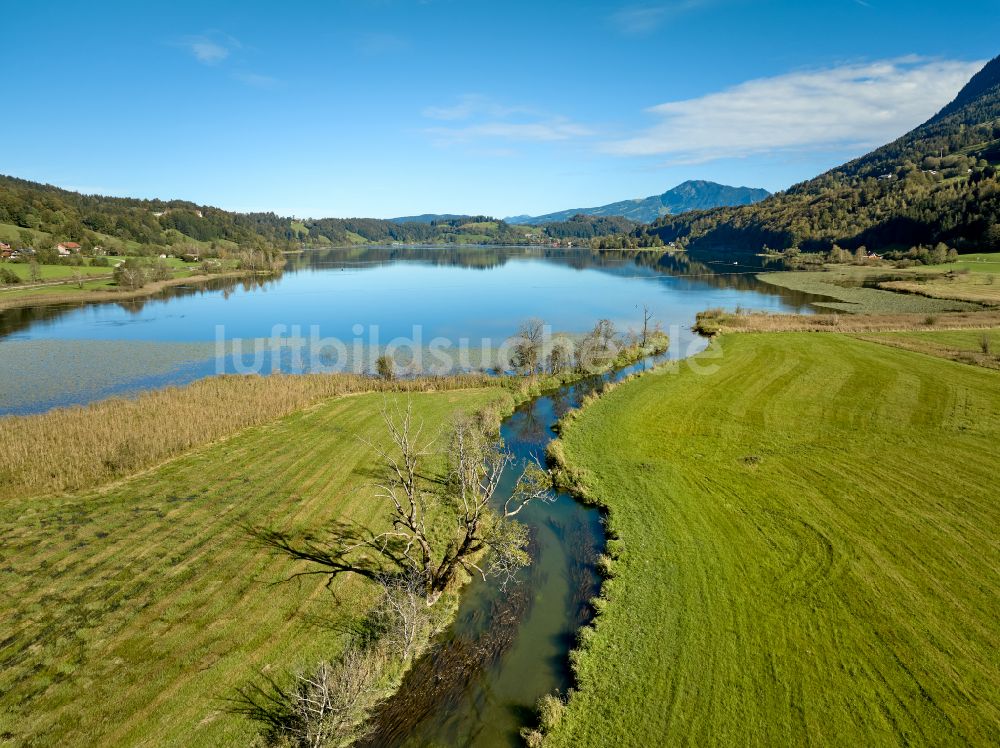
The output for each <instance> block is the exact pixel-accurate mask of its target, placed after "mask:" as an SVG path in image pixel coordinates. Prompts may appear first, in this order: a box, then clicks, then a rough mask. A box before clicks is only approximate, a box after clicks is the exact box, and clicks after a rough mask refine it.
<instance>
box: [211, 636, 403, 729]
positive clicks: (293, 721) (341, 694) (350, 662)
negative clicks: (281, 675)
mask: <svg viewBox="0 0 1000 748" xmlns="http://www.w3.org/2000/svg"><path fill="white" fill-rule="evenodd" d="M384 658H385V654H384V652H383V651H381V650H380V649H377V648H375V649H372V648H369V649H364V648H361V647H358V646H355V645H350V646H348V648H347V649H346V650H345V651H344V653H343V655H341V657H340V658H339V659H338V660H336V661H326V662H321V663H320V664H319V666H318V667H317V668H316V669H315V670H313V671H311V672H301V673H299V674H297V675H296V676H295V677H294V679H293V682H292V685H291V686H290V687H286V686H283V685H282V684H281V683H279V682H277V681H276V680H268V681H267V682H266V683H265V684H264V685H259V684H250V685H247V686H244V687H243V688H241V689H239V690H238V691H237V697H236V698H235V699H233V700H232V706H231V707H230V710H231V711H233V712H235V713H237V714H242V715H244V716H246V717H249V718H250V719H252V720H255V721H257V722H260V723H263V724H264V725H265V727H266V734H265V737H266V739H267V742H268V744H270V745H283V746H287V745H292V746H301V748H321V747H322V746H328V745H342V744H345V743H347V742H351V741H352V740H354V739H357V738H358V737H360V735H361V734H362V733H363V732H364V730H363V728H361V727H360V724H361V722H362V720H363V719H364V717H365V715H366V713H367V712H368V710H369V709H370V708H371V707H372V705H373V704H374V703H375V701H376V700H377V699H378V695H379V691H378V687H377V686H378V678H379V676H380V674H381V672H382V670H383V667H384Z"/></svg>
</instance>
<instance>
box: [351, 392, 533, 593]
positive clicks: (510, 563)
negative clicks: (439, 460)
mask: <svg viewBox="0 0 1000 748" xmlns="http://www.w3.org/2000/svg"><path fill="white" fill-rule="evenodd" d="M383 418H384V420H385V423H386V428H387V429H388V431H389V435H390V437H391V441H392V444H393V449H385V448H383V447H381V446H379V445H376V444H371V445H370V446H371V447H372V448H373V449H374V450H375V451H376V453H377V454H378V455H379V456H380V458H381V459H382V462H383V465H384V467H385V480H384V481H383V482H382V483H380V484H379V495H380V496H382V497H383V498H385V499H388V500H389V502H390V503H391V505H392V507H393V513H392V527H393V529H392V530H390V531H387V532H385V533H381V534H380V535H377V536H375V537H374V538H372V539H371V540H368V541H365V542H364V545H366V546H368V547H369V548H374V549H376V550H378V551H379V552H380V553H383V549H385V548H387V545H386V541H388V540H390V539H398V540H401V541H402V542H403V543H405V545H404V547H403V549H402V552H401V555H402V558H403V559H405V565H406V567H407V568H406V571H407V572H412V573H415V574H417V576H418V577H419V578H420V579H421V580H422V582H423V585H424V590H425V596H426V598H427V604H428V605H433V604H434V603H435V602H436V601H437V599H438V598H439V597H440V596H441V593H442V592H444V591H445V590H446V589H447V588H448V586H449V585H450V584H451V583H452V581H453V580H454V579H455V577H456V576H457V574H458V573H459V571H461V570H465V571H468V572H470V573H474V574H478V575H479V576H481V577H482V578H483V579H484V580H485V579H487V578H488V577H489V576H496V577H499V578H500V579H501V583H502V584H506V583H507V582H508V581H509V580H510V578H511V576H512V575H513V573H514V572H516V570H517V569H518V568H520V567H522V566H525V565H527V563H528V562H529V559H528V556H527V553H526V551H525V550H524V548H525V546H526V545H527V533H526V532H525V530H524V528H523V527H522V526H521V525H520V524H518V523H516V522H513V521H512V520H511V518H512V517H514V516H515V515H517V514H518V513H520V512H521V510H522V509H524V507H525V506H527V505H528V504H529V503H531V502H532V501H535V500H551V494H550V492H549V487H550V485H551V481H550V479H549V476H548V474H547V473H546V472H545V471H544V470H543V469H542V468H541V466H540V465H538V464H537V463H529V464H528V466H527V467H526V468H525V470H524V471H523V472H522V473H521V475H520V477H519V478H518V480H517V483H516V484H515V486H514V489H513V490H512V491H511V494H510V496H508V497H507V499H506V501H505V502H504V504H503V506H501V507H499V508H497V509H495V508H494V507H493V499H494V497H495V495H496V492H497V489H498V488H499V486H500V478H501V476H502V475H503V472H504V469H505V468H506V467H507V466H508V465H510V464H511V462H513V460H514V456H513V455H512V454H511V453H510V452H508V451H507V450H506V448H505V446H504V443H503V440H502V439H501V437H500V434H499V429H498V428H497V426H496V424H491V423H487V421H488V417H483V416H480V417H468V416H458V417H456V418H455V420H454V423H453V425H452V432H451V437H450V439H449V448H448V455H449V472H448V476H447V480H446V485H445V490H444V492H443V500H444V503H445V504H447V505H448V508H449V509H451V510H452V511H454V512H455V513H456V514H457V522H456V523H455V525H454V526H453V529H452V532H451V533H449V534H446V535H445V536H444V538H443V539H441V540H438V539H437V538H438V537H440V536H439V535H435V536H434V537H433V538H432V536H431V534H430V533H429V532H428V526H427V520H428V511H429V510H430V509H431V508H432V506H433V505H434V503H435V502H436V496H435V494H434V493H433V492H431V491H429V490H428V488H427V485H426V479H425V478H424V477H423V473H422V467H423V462H424V460H425V458H426V457H427V456H428V455H429V454H430V447H431V444H432V443H433V440H428V441H426V442H421V432H422V431H423V427H422V425H415V424H414V422H413V412H412V406H411V404H407V407H406V410H405V412H399V411H398V410H397V412H396V414H395V415H393V414H392V413H390V412H389V411H388V409H385V408H384V409H383ZM483 552H485V553H486V559H485V564H484V563H483V562H481V561H477V560H475V559H476V557H477V556H479V555H480V554H481V553H483ZM484 566H485V568H484Z"/></svg>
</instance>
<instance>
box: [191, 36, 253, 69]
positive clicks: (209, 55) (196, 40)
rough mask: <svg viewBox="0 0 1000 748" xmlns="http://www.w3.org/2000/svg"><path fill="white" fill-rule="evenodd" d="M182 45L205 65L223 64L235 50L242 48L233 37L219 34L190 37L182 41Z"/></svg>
mask: <svg viewBox="0 0 1000 748" xmlns="http://www.w3.org/2000/svg"><path fill="white" fill-rule="evenodd" d="M180 45H181V46H182V47H184V48H185V49H187V50H188V52H190V53H191V55H192V56H193V57H194V58H195V59H196V60H197V61H198V62H200V63H202V64H204V65H215V64H217V63H220V62H222V61H223V60H225V59H226V58H227V57H229V55H230V54H232V52H233V50H235V49H239V48H240V46H241V45H240V43H239V42H238V41H236V39H233V38H232V37H231V36H226V35H218V34H213V35H204V36H189V37H187V38H186V39H183V40H181V42H180Z"/></svg>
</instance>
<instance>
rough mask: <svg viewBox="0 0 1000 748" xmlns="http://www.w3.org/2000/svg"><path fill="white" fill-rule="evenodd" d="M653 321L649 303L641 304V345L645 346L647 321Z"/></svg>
mask: <svg viewBox="0 0 1000 748" xmlns="http://www.w3.org/2000/svg"><path fill="white" fill-rule="evenodd" d="M652 321H653V312H652V311H651V310H650V308H649V304H643V305H642V347H643V348H645V347H646V341H647V339H648V338H649V323H650V322H652Z"/></svg>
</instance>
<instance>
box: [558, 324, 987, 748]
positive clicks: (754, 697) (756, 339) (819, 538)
mask: <svg viewBox="0 0 1000 748" xmlns="http://www.w3.org/2000/svg"><path fill="white" fill-rule="evenodd" d="M943 335H944V334H942V336H943ZM947 335H948V336H953V335H954V336H959V337H961V338H962V340H963V341H964V340H965V337H970V338H971V336H972V335H973V333H969V334H968V335H966V334H965V333H956V334H952V333H948V334H947ZM943 339H944V338H943V337H942V340H943ZM955 340H956V341H957V340H958V338H957V337H956V338H955ZM949 341H950V342H949V344H954V343H955V341H952V340H951V339H950V338H949ZM965 342H967V343H969V344H971V343H972V340H971V339H970V340H969V341H965ZM715 345H716V346H717V350H718V351H721V356H718V357H714V356H713V355H712V354H711V353H709V354H708V355H706V356H703V357H701V358H700V359H698V360H697V361H696V364H698V365H697V366H696V367H691V368H689V367H687V366H685V367H683V369H682V370H681V371H680V373H677V374H670V373H664V374H662V375H647V376H645V377H642V378H640V379H638V380H636V381H633V382H630V383H628V384H624V385H621V386H619V387H617V388H615V389H613V390H612V391H610V392H608V393H607V394H606V395H605V396H604V397H602V398H601V399H599V400H597V401H596V402H593V403H592V404H590V405H588V406H587V407H586V408H584V409H583V410H582V411H580V412H579V413H578V414H577V417H576V418H573V419H569V420H568V421H567V423H566V426H565V428H564V429H563V436H562V442H561V444H562V451H563V453H564V456H565V457H564V459H565V461H566V463H567V464H568V466H569V468H570V469H571V470H570V472H571V473H573V472H575V473H576V475H577V479H576V480H577V483H578V484H579V485H580V486H581V488H582V491H583V492H584V493H585V494H586V496H588V497H589V498H590V499H591V500H593V501H595V502H598V503H600V504H603V505H604V506H605V507H606V508H607V511H608V512H609V526H610V533H611V536H612V540H611V542H610V544H609V548H608V553H609V555H610V557H611V558H612V559H613V560H611V561H609V567H610V573H611V575H612V576H611V578H610V579H608V580H607V581H606V583H605V587H604V593H603V595H604V598H605V599H603V600H599V601H597V603H596V605H597V610H598V611H599V614H598V616H597V618H596V621H595V625H594V628H592V629H587V630H585V631H584V632H583V633H582V634H581V636H580V645H579V649H578V650H577V651H576V652H575V653H574V656H573V661H574V667H575V669H576V672H577V675H578V691H577V692H575V693H574V695H573V696H572V697H571V698H570V700H569V705H568V707H567V709H566V711H565V714H564V715H563V716H562V719H561V721H559V720H550V726H551V725H552V724H553V723H555V722H557V721H558V724H557V725H556V726H554V727H552V728H551V732H550V735H549V737H548V739H547V741H546V743H545V745H546V746H579V745H588V746H597V745H609V746H637V747H638V746H642V747H644V748H645V747H646V746H659V745H717V746H731V745H760V746H771V745H809V744H811V745H857V746H869V745H996V744H998V743H1000V655H998V652H1000V598H998V595H997V590H998V589H1000V537H998V535H997V528H998V527H1000V501H998V491H997V468H998V466H1000V372H997V371H992V370H989V369H986V368H982V367H978V366H970V365H967V364H962V363H956V362H954V361H949V360H945V359H943V358H939V357H935V356H930V355H922V354H920V353H914V352H911V351H906V350H901V349H899V348H895V347H891V346H888V345H883V344H879V343H874V342H870V341H863V340H858V339H854V338H850V337H847V336H843V335H838V334H833V333H824V334H817V333H767V334H740V335H729V336H723V337H722V338H720V339H719V340H717V341H716V344H715ZM706 367H712V368H706ZM699 370H700V373H699Z"/></svg>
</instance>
